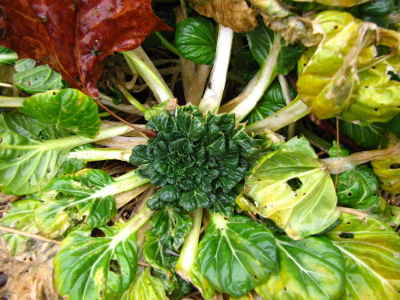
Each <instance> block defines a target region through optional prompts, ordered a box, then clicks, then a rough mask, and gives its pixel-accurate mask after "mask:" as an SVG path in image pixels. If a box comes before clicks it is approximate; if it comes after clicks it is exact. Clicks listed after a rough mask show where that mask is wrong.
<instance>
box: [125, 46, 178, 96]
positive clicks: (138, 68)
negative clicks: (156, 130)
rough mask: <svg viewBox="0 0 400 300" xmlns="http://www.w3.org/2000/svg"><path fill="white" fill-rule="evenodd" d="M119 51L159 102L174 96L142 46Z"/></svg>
mask: <svg viewBox="0 0 400 300" xmlns="http://www.w3.org/2000/svg"><path fill="white" fill-rule="evenodd" d="M121 53H122V54H123V55H124V57H125V60H126V62H127V63H128V66H129V67H130V68H131V69H132V71H133V72H134V73H138V74H139V75H140V76H141V77H142V78H143V80H144V81H145V82H146V83H147V85H148V86H149V88H150V89H151V91H152V92H153V93H154V96H155V98H156V100H157V101H158V102H159V103H161V102H163V101H166V100H169V99H172V98H174V95H173V94H172V92H171V90H170V89H169V87H168V86H167V84H166V83H165V81H164V79H163V78H162V77H161V75H160V73H159V72H158V70H157V68H156V67H155V66H154V64H153V62H152V61H151V60H150V58H149V57H148V56H147V54H146V52H144V50H143V49H142V47H138V48H136V49H135V50H132V51H125V52H121Z"/></svg>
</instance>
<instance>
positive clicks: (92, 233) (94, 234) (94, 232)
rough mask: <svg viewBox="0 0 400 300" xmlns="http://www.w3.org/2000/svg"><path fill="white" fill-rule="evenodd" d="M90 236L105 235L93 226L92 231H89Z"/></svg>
mask: <svg viewBox="0 0 400 300" xmlns="http://www.w3.org/2000/svg"><path fill="white" fill-rule="evenodd" d="M90 236H91V237H105V236H106V235H105V233H104V232H103V231H102V230H100V229H98V228H93V230H92V232H91V233H90Z"/></svg>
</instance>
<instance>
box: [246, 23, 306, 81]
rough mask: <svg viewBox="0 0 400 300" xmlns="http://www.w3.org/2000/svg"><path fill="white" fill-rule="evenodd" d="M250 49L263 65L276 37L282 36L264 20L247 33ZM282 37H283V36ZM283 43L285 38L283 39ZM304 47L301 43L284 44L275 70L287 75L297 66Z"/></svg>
mask: <svg viewBox="0 0 400 300" xmlns="http://www.w3.org/2000/svg"><path fill="white" fill-rule="evenodd" d="M246 36H247V40H248V42H249V46H250V51H251V53H252V54H253V57H254V58H255V60H256V61H257V62H258V63H259V64H260V66H263V65H264V64H265V61H266V59H267V57H268V55H269V52H270V49H271V46H272V44H273V41H274V39H275V38H280V36H279V37H278V36H277V35H275V33H274V32H273V31H272V30H270V29H269V28H267V27H266V26H265V24H264V22H263V21H260V22H259V25H258V26H257V27H256V29H254V30H253V31H250V32H248V33H246ZM281 39H282V38H281ZM281 43H282V44H284V40H283V39H282V42H281ZM303 52H304V47H303V46H302V45H300V44H296V45H288V46H283V47H282V48H281V51H280V53H279V56H278V61H277V65H276V67H275V72H277V73H280V74H283V75H287V74H288V73H289V72H290V71H291V70H293V68H294V67H295V66H296V64H297V61H298V60H299V58H300V56H301V54H302V53H303Z"/></svg>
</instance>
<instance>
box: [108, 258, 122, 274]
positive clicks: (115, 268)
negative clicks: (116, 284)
mask: <svg viewBox="0 0 400 300" xmlns="http://www.w3.org/2000/svg"><path fill="white" fill-rule="evenodd" d="M110 271H111V272H113V273H115V274H117V275H121V266H120V264H119V262H118V260H116V259H112V260H111V261H110Z"/></svg>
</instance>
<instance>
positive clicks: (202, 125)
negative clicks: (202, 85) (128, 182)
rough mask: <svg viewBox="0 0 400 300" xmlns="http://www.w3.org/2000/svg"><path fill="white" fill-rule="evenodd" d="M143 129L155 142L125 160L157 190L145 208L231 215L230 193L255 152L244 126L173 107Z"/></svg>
mask: <svg viewBox="0 0 400 300" xmlns="http://www.w3.org/2000/svg"><path fill="white" fill-rule="evenodd" d="M147 128H149V129H152V130H155V131H156V132H157V136H156V137H154V138H152V139H150V140H149V142H148V144H147V145H139V146H137V147H135V148H134V149H133V150H132V155H131V157H130V162H131V163H132V164H134V165H137V166H139V168H138V174H139V175H140V176H141V177H143V178H149V179H150V181H151V183H152V184H154V185H156V186H159V187H161V189H160V190H159V191H158V192H157V193H155V194H154V195H153V196H152V197H151V198H150V199H149V200H148V202H147V205H148V206H149V207H150V208H151V209H160V208H162V207H165V206H169V207H182V208H184V209H185V210H194V209H196V208H199V207H202V208H208V209H210V210H211V211H215V212H219V213H223V214H227V215H231V214H232V213H233V205H234V196H232V194H233V188H234V187H235V186H236V185H237V184H238V182H239V181H241V180H242V179H243V177H244V175H245V174H246V172H247V169H248V163H247V160H246V158H247V157H248V156H249V155H250V154H251V153H252V152H254V151H256V150H257V147H258V146H259V142H258V141H257V140H255V139H253V138H251V137H250V136H249V135H248V134H247V133H246V132H245V130H244V126H237V127H235V119H234V115H233V114H221V115H218V116H215V115H212V114H208V115H203V114H202V113H201V112H200V111H199V109H198V108H197V107H195V106H186V107H178V108H177V109H176V111H175V112H174V113H172V114H170V113H167V112H165V113H162V114H160V115H157V116H155V117H153V118H152V119H151V120H150V121H149V122H148V124H147Z"/></svg>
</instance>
